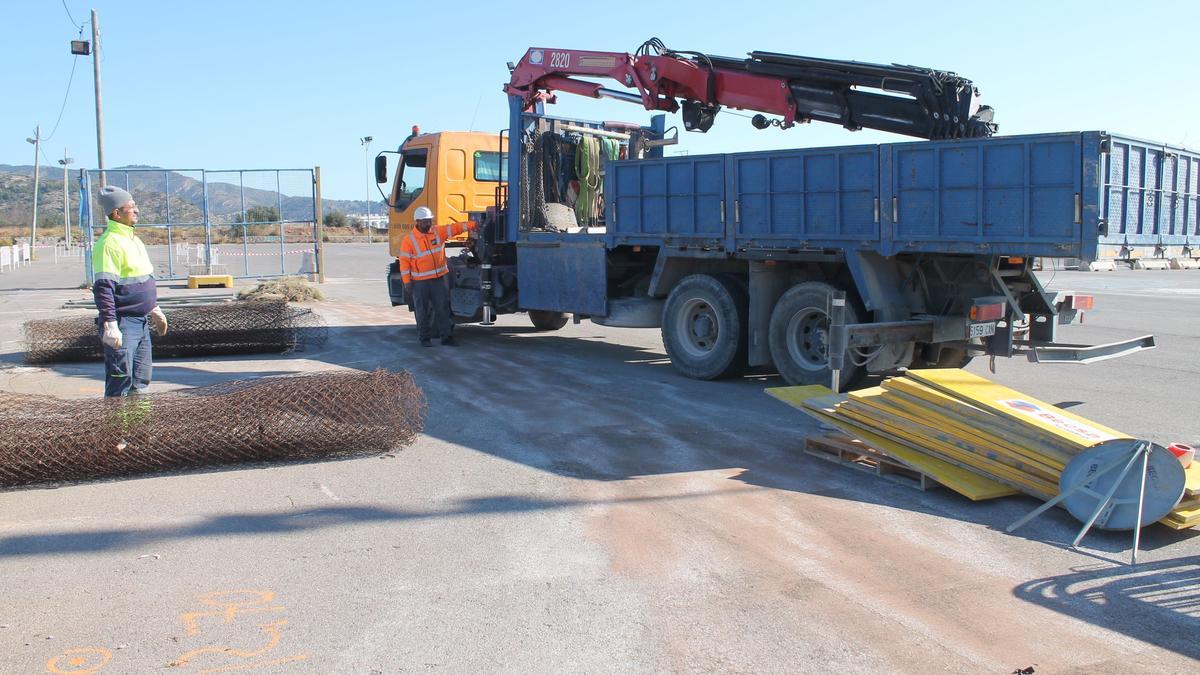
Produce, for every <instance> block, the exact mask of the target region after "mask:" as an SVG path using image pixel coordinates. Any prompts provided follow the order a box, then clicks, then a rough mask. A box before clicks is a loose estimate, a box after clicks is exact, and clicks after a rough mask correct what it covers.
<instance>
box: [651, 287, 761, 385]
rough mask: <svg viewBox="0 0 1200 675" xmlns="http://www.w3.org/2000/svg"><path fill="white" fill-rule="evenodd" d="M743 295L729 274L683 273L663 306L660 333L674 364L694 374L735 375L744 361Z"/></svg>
mask: <svg viewBox="0 0 1200 675" xmlns="http://www.w3.org/2000/svg"><path fill="white" fill-rule="evenodd" d="M747 313H748V303H747V301H746V295H745V294H744V293H743V292H742V291H741V289H740V288H739V287H738V286H737V285H736V283H735V282H734V281H732V280H730V279H726V278H721V277H713V276H709V275H707V274H693V275H691V276H688V277H684V279H683V280H682V281H680V282H679V284H678V285H676V286H675V288H674V289H672V290H671V294H670V296H668V297H667V304H666V306H664V307H663V317H662V338H663V346H665V347H666V348H667V356H669V357H670V358H671V364H672V365H673V366H675V369H676V370H678V371H679V372H681V373H683V374H684V375H686V376H687V377H691V378H694V379H697V380H712V379H716V378H718V377H724V376H728V375H734V374H736V373H737V372H739V371H740V370H741V369H742V368H743V367H744V365H745V363H746V327H747V325H748V322H747Z"/></svg>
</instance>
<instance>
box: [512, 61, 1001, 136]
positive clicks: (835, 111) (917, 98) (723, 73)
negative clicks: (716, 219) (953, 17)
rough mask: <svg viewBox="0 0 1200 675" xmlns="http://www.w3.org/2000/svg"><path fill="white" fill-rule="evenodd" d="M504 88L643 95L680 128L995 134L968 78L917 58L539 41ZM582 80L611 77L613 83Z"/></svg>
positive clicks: (527, 99) (542, 95)
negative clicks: (737, 115)
mask: <svg viewBox="0 0 1200 675" xmlns="http://www.w3.org/2000/svg"><path fill="white" fill-rule="evenodd" d="M511 71H512V72H511V77H510V79H509V82H508V84H507V85H506V86H505V91H506V92H507V93H508V94H509V95H512V96H518V97H520V98H521V99H522V101H523V102H524V104H525V106H526V107H530V106H532V105H533V104H534V103H535V102H537V101H539V100H540V101H553V100H554V97H553V92H555V91H564V92H569V93H573V94H578V95H581V96H590V97H593V98H615V99H619V100H624V101H629V102H637V103H641V104H642V105H643V106H644V107H645V108H646V109H647V110H658V111H665V112H676V111H678V110H680V109H681V108H682V110H683V123H684V128H685V129H687V130H688V131H701V132H703V131H708V129H709V128H710V127H711V126H712V123H713V120H714V119H715V117H716V115H717V113H718V112H719V111H720V109H721V108H722V107H725V108H734V109H739V110H753V111H756V112H759V113H766V114H769V115H775V116H778V117H779V118H781V119H776V120H770V119H768V118H767V117H765V116H764V115H762V114H759V115H755V117H754V126H756V127H758V128H766V127H767V126H771V125H776V126H780V127H782V128H788V127H791V126H792V125H794V124H796V123H803V122H810V121H819V122H829V123H834V124H840V125H841V126H843V127H845V128H846V129H850V130H858V129H877V130H880V131H888V132H892V133H897V134H903V135H906V136H915V137H918V138H925V139H930V140H933V139H944V138H973V137H980V136H991V135H992V134H993V133H995V132H996V125H995V123H993V121H992V112H993V111H992V109H991V108H990V107H989V106H985V105H980V103H979V91H978V89H976V88H975V86H974V85H973V84H972V83H971V81H970V80H968V79H966V78H964V77H960V76H959V75H956V74H954V73H951V72H946V71H939V70H931V69H928V68H918V67H915V66H902V65H894V64H893V65H883V64H876V63H863V62H859V61H838V60H831V59H818V58H811V57H805V56H793V55H789V54H777V53H773V52H751V53H750V54H749V57H748V58H745V59H737V58H730V57H724V56H714V55H709V54H702V53H699V52H685V51H673V50H669V49H667V48H666V46H665V45H663V44H662V42H661V41H659V40H658V39H657V38H655V39H651V40H650V41H648V42H646V43H645V44H643V45H642V46H641V47H640V48H639V49H638V50H637V52H636V53H634V54H629V53H622V52H595V51H584V50H575V49H545V48H533V49H530V50H529V51H527V52H526V53H525V56H524V57H523V58H522V59H521V60H520V62H518V63H517V64H516V65H515V66H511ZM580 77H585V78H607V79H611V80H615V81H616V82H618V83H620V84H621V85H623V86H624V87H626V88H627V89H635V90H636V91H637V93H633V92H630V91H624V90H619V89H610V88H608V87H605V86H603V85H601V84H599V83H597V82H592V81H589V80H585V79H579V78H580Z"/></svg>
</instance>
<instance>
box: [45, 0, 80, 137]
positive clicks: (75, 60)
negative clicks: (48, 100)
mask: <svg viewBox="0 0 1200 675" xmlns="http://www.w3.org/2000/svg"><path fill="white" fill-rule="evenodd" d="M64 7H65V5H64ZM78 64H79V57H78V56H76V57H74V58H72V59H71V76H70V77H68V78H67V92H66V93H65V94H63V102H62V107H60V108H59V109H58V119H56V120H54V129H52V130H51V131H50V135H49V136H47V137H46V140H47V141H48V140H50V139H51V138H54V132H55V131H58V124H59V122H62V116H63V112H65V111H66V109H67V99H68V98H70V96H71V83H72V82H74V81H75V66H76V65H78Z"/></svg>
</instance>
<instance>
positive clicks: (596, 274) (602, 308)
mask: <svg viewBox="0 0 1200 675" xmlns="http://www.w3.org/2000/svg"><path fill="white" fill-rule="evenodd" d="M607 265H608V256H607V251H606V249H605V246H604V242H603V241H600V240H598V239H588V240H584V241H570V240H564V239H562V238H559V237H556V236H554V235H546V236H544V237H541V236H538V235H533V236H531V237H529V238H528V239H525V240H523V241H521V242H519V243H518V244H517V278H518V279H519V280H520V282H519V287H518V289H517V300H518V304H519V305H520V307H521V309H548V310H553V311H557V312H576V313H579V314H591V315H594V316H608V290H607V289H608V277H607Z"/></svg>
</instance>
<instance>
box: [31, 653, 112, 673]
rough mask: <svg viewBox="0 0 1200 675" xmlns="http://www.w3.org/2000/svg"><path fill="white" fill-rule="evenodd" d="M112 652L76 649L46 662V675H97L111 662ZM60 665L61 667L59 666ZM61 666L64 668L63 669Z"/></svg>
mask: <svg viewBox="0 0 1200 675" xmlns="http://www.w3.org/2000/svg"><path fill="white" fill-rule="evenodd" d="M112 656H113V655H112V652H111V651H109V650H107V649H105V648H103V647H77V648H75V649H68V650H67V651H65V652H63V653H62V654H59V655H58V656H55V657H54V658H52V659H50V660H49V661H47V662H46V672H48V673H72V674H75V675H79V674H83V673H98V672H100V669H101V668H103V667H104V666H107V665H108V662H109V661H112ZM60 664H61V665H60ZM63 666H65V667H66V668H65V669H64V668H63Z"/></svg>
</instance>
